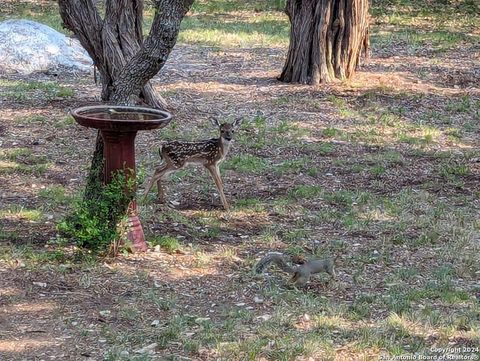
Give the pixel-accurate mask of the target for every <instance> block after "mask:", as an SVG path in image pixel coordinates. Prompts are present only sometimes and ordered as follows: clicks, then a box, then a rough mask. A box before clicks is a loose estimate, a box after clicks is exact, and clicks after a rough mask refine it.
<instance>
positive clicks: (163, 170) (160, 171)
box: [144, 164, 172, 201]
mask: <svg viewBox="0 0 480 361" xmlns="http://www.w3.org/2000/svg"><path fill="white" fill-rule="evenodd" d="M171 171H172V169H170V167H169V165H168V164H164V165H162V166H160V167H158V168H156V169H155V173H153V176H152V178H151V179H150V181H149V182H148V185H147V187H146V188H145V193H144V197H146V196H147V195H148V193H149V192H150V190H151V189H152V187H153V185H154V184H155V182H157V187H158V199H159V200H160V201H163V199H164V193H163V186H162V184H161V180H162V178H163V177H164V176H165V175H166V174H167V173H170V172H171Z"/></svg>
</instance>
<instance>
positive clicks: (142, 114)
mask: <svg viewBox="0 0 480 361" xmlns="http://www.w3.org/2000/svg"><path fill="white" fill-rule="evenodd" d="M72 116H73V118H74V119H75V120H76V121H77V123H78V124H80V125H83V126H85V127H89V128H95V129H99V130H100V132H101V134H102V138H103V145H104V147H103V157H104V183H105V184H108V183H110V182H111V180H112V175H113V174H116V172H118V171H124V172H125V174H126V176H127V177H130V178H131V177H134V178H135V176H136V172H135V170H136V167H135V137H136V135H137V132H138V131H139V130H153V129H159V128H163V127H165V126H166V125H167V124H168V123H169V122H170V120H171V118H172V116H171V114H170V113H167V112H164V111H160V110H156V109H151V108H144V107H127V106H114V105H112V106H109V105H97V106H89V107H82V108H77V109H74V110H73V111H72ZM127 238H128V239H129V240H130V242H132V244H133V247H134V249H135V251H137V252H143V251H146V250H147V243H146V242H145V235H144V233H143V228H142V224H141V223H140V219H139V218H138V213H137V203H136V202H135V200H133V201H132V202H131V203H130V205H129V208H128V231H127Z"/></svg>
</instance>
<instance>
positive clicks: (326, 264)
mask: <svg viewBox="0 0 480 361" xmlns="http://www.w3.org/2000/svg"><path fill="white" fill-rule="evenodd" d="M272 263H275V264H276V265H277V266H278V267H279V268H280V269H281V270H282V271H284V272H286V273H289V274H291V275H292V278H291V279H290V281H291V282H292V283H293V284H294V285H295V286H296V287H299V288H300V287H304V286H305V285H306V284H307V282H308V281H309V280H310V276H311V275H312V274H315V273H320V272H326V273H328V274H329V275H331V276H332V277H335V269H334V264H333V259H332V258H325V259H313V260H310V261H307V262H305V263H304V264H301V265H298V266H290V265H289V263H291V259H290V257H288V256H286V255H285V254H283V253H279V252H270V253H267V255H266V256H264V257H263V258H262V259H261V260H260V261H258V263H257V264H256V265H255V269H254V271H255V273H257V274H258V273H263V272H264V271H265V270H266V269H267V268H268V266H269V265H270V264H272Z"/></svg>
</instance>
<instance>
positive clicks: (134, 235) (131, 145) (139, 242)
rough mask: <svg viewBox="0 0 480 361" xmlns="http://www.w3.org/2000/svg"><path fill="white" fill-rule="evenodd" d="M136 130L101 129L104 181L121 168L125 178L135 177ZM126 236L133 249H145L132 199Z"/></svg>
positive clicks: (135, 204) (135, 205) (140, 250)
mask: <svg viewBox="0 0 480 361" xmlns="http://www.w3.org/2000/svg"><path fill="white" fill-rule="evenodd" d="M136 135H137V132H136V131H135V132H116V131H109V130H102V138H103V145H104V147H103V157H104V159H105V175H104V178H105V183H106V184H108V183H110V181H111V180H112V175H113V174H115V173H116V172H117V171H119V170H123V171H124V174H125V176H126V177H127V178H129V177H135V174H136V168H135V137H136ZM128 226H129V230H128V233H127V238H128V239H129V240H130V241H131V242H132V244H133V247H134V249H135V251H139V252H144V251H146V250H147V248H148V247H147V243H146V242H145V234H144V233H143V228H142V224H141V223H140V219H139V218H138V214H137V202H136V201H135V200H133V201H132V202H131V203H130V206H129V208H128Z"/></svg>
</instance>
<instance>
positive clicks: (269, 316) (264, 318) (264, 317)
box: [257, 314, 272, 321]
mask: <svg viewBox="0 0 480 361" xmlns="http://www.w3.org/2000/svg"><path fill="white" fill-rule="evenodd" d="M271 318H272V315H269V314H266V315H262V316H258V317H257V319H258V320H261V321H268V320H269V319H271Z"/></svg>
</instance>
